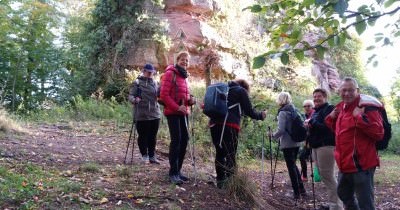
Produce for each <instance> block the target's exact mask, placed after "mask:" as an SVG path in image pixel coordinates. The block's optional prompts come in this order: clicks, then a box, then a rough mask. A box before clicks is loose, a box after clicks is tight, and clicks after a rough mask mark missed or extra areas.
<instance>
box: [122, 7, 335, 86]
mask: <svg viewBox="0 0 400 210" xmlns="http://www.w3.org/2000/svg"><path fill="white" fill-rule="evenodd" d="M164 4H165V8H164V9H160V8H158V7H155V6H153V5H152V4H151V1H147V2H146V10H147V11H148V13H152V14H155V15H156V16H158V17H159V18H160V19H162V20H163V21H164V22H165V23H167V26H166V27H167V31H168V37H169V38H170V39H171V40H172V46H171V48H170V49H169V51H165V50H164V49H163V47H161V46H159V44H157V43H156V42H155V41H152V40H142V41H141V42H140V43H137V44H136V47H135V49H130V50H129V51H128V59H127V66H130V67H134V68H137V67H139V68H140V67H141V66H143V65H144V64H145V63H152V64H154V65H155V66H156V68H157V70H159V71H160V72H163V71H164V69H165V67H166V66H167V65H169V64H173V63H174V54H175V53H176V52H178V51H180V50H182V49H186V50H187V51H189V52H190V54H191V59H190V67H189V72H190V73H191V75H192V76H194V77H198V78H205V77H207V75H208V76H209V75H212V77H213V78H215V79H216V80H218V79H221V76H223V75H225V76H226V75H229V76H230V77H234V78H245V79H247V78H248V77H249V72H250V65H251V59H252V57H253V56H255V55H258V54H260V53H262V52H265V51H266V49H263V48H262V47H260V46H263V42H262V37H261V36H260V35H259V34H258V32H257V31H256V28H257V27H256V26H255V25H256V23H255V20H254V17H252V15H251V13H250V12H243V11H242V9H243V8H245V7H247V6H249V5H251V4H253V1H252V0H236V1H227V0H224V1H221V0H164ZM216 17H218V18H219V19H217V20H214V25H213V19H215V18H216ZM215 22H217V23H216V24H215ZM220 22H221V23H222V24H219V23H220ZM317 37H318V36H316V35H315V34H309V35H308V36H305V39H306V40H307V41H308V42H309V43H313V42H316V41H317ZM252 44H253V45H255V46H252ZM264 46H265V45H264ZM308 56H309V57H310V58H311V59H312V66H311V67H309V69H310V72H312V74H313V75H314V76H315V77H316V79H317V81H318V84H319V86H320V87H323V88H325V89H327V90H335V89H337V87H338V84H339V75H338V73H337V70H336V68H335V67H334V66H332V65H331V64H329V62H328V60H327V59H323V60H319V59H318V58H317V56H316V55H315V54H314V53H312V52H310V53H309V54H308ZM257 79H271V78H257ZM272 79H275V78H272Z"/></svg>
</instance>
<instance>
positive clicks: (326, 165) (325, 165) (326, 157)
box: [312, 146, 343, 210]
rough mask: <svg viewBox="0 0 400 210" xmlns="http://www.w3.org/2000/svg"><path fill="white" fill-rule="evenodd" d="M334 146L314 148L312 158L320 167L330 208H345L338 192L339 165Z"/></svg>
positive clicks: (331, 209)
mask: <svg viewBox="0 0 400 210" xmlns="http://www.w3.org/2000/svg"><path fill="white" fill-rule="evenodd" d="M334 149H335V147H334V146H323V147H319V148H316V149H312V158H313V160H314V162H315V164H316V166H317V167H318V171H319V174H320V176H321V180H322V183H324V185H325V187H326V189H327V192H328V202H329V209H330V210H343V203H342V201H341V200H340V199H339V197H338V194H337V179H336V174H337V170H335V169H337V167H336V164H335V157H334V154H333V151H334Z"/></svg>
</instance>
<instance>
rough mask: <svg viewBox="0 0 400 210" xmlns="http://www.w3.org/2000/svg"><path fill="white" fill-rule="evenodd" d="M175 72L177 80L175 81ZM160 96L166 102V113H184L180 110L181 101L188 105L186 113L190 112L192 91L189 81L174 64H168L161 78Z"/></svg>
mask: <svg viewBox="0 0 400 210" xmlns="http://www.w3.org/2000/svg"><path fill="white" fill-rule="evenodd" d="M174 73H175V82H173V80H174ZM160 98H161V100H162V101H163V102H164V104H165V106H164V115H184V114H183V113H182V112H178V108H179V106H180V105H181V103H184V105H185V106H186V115H188V114H189V107H188V102H189V99H190V91H189V87H188V83H187V81H186V79H185V78H183V77H182V76H181V74H180V73H179V71H178V70H177V69H176V68H175V67H174V66H173V65H169V66H167V68H166V69H165V73H164V75H163V77H162V79H161V89H160Z"/></svg>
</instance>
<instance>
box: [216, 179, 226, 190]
mask: <svg viewBox="0 0 400 210" xmlns="http://www.w3.org/2000/svg"><path fill="white" fill-rule="evenodd" d="M226 182H227V180H226V179H224V180H219V181H218V180H217V187H218V188H219V189H224V188H225V187H226Z"/></svg>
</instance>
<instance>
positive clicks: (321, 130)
mask: <svg viewBox="0 0 400 210" xmlns="http://www.w3.org/2000/svg"><path fill="white" fill-rule="evenodd" d="M334 108H335V107H334V106H333V105H330V104H329V103H325V104H323V105H322V106H320V107H318V108H314V110H315V112H314V113H313V114H312V115H311V119H310V121H309V123H310V124H311V128H310V130H309V132H310V135H309V137H308V141H309V144H310V146H311V148H318V147H322V146H335V134H334V133H333V132H332V130H331V129H329V128H328V127H327V126H326V124H325V117H326V116H328V115H329V113H331V112H332V110H333V109H334Z"/></svg>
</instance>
